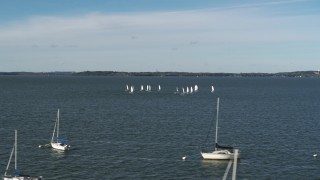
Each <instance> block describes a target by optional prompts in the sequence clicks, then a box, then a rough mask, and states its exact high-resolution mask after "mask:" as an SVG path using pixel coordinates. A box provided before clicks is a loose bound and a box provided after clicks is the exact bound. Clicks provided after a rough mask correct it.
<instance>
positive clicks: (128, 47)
mask: <svg viewBox="0 0 320 180" xmlns="http://www.w3.org/2000/svg"><path fill="white" fill-rule="evenodd" d="M318 69H320V1H318V0H259V1H257V0H242V1H240V0H223V1H221V0H54V1H53V0H0V71H4V72H10V71H34V72H43V71H87V70H89V71H101V70H102V71H103V70H108V71H109V70H111V71H131V72H132V71H134V72H136V71H183V72H235V73H237V72H287V71H300V70H301V71H304V70H318Z"/></svg>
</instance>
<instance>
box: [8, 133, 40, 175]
mask: <svg viewBox="0 0 320 180" xmlns="http://www.w3.org/2000/svg"><path fill="white" fill-rule="evenodd" d="M17 138H18V132H17V130H15V138H14V145H13V148H12V151H11V154H10V158H9V162H8V165H7V168H6V171H5V173H4V176H3V179H4V180H42V176H39V177H31V176H29V175H22V174H20V172H19V170H18V168H17V164H18V163H17V161H18V156H17V149H18V144H17ZM13 153H14V169H15V174H14V175H7V172H8V169H9V167H10V163H11V159H12V156H13Z"/></svg>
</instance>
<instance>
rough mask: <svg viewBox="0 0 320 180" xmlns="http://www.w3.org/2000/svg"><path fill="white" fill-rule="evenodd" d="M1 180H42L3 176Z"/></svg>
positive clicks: (39, 179)
mask: <svg viewBox="0 0 320 180" xmlns="http://www.w3.org/2000/svg"><path fill="white" fill-rule="evenodd" d="M3 180H42V177H41V176H40V177H30V176H4V177H3Z"/></svg>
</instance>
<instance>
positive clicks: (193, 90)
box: [175, 85, 199, 95]
mask: <svg viewBox="0 0 320 180" xmlns="http://www.w3.org/2000/svg"><path fill="white" fill-rule="evenodd" d="M198 91H199V87H198V85H194V86H190V87H189V86H187V87H182V88H181V93H179V88H178V87H176V92H175V94H180V95H186V94H193V93H196V92H198Z"/></svg>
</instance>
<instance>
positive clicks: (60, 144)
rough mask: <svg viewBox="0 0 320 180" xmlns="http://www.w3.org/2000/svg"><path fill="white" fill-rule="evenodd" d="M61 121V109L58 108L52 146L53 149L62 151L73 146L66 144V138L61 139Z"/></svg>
mask: <svg viewBox="0 0 320 180" xmlns="http://www.w3.org/2000/svg"><path fill="white" fill-rule="evenodd" d="M59 121H60V113H59V109H58V112H57V119H56V123H55V125H54V129H53V133H52V138H51V147H52V148H53V149H58V150H62V151H66V150H70V147H71V146H70V145H68V144H66V143H65V140H64V139H59V125H60V124H59V123H60V122H59ZM56 130H57V133H56V138H55V132H56ZM54 139H55V140H54Z"/></svg>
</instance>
